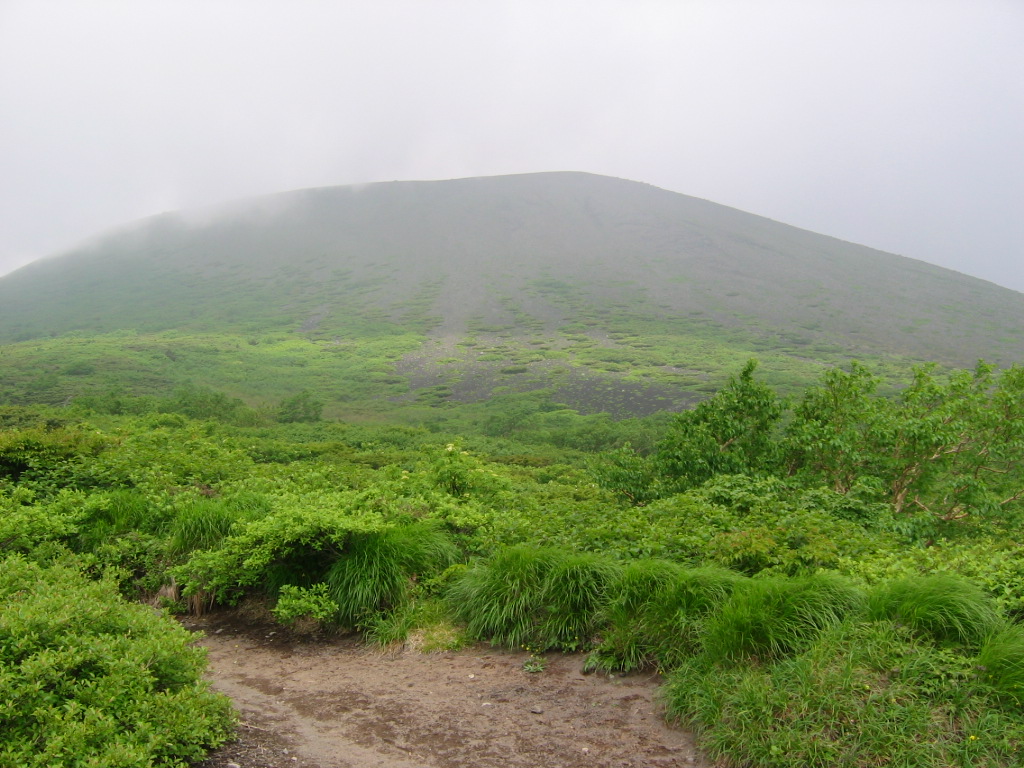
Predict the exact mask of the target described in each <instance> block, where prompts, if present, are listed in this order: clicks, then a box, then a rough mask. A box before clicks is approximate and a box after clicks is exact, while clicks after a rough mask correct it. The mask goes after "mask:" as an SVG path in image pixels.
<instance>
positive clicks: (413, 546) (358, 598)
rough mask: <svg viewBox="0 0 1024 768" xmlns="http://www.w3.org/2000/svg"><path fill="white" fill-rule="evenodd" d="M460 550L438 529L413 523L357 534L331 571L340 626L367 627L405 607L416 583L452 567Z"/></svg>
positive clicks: (331, 591)
mask: <svg viewBox="0 0 1024 768" xmlns="http://www.w3.org/2000/svg"><path fill="white" fill-rule="evenodd" d="M457 557H458V550H457V549H456V547H455V545H454V544H452V542H451V540H450V539H449V538H448V536H447V534H445V533H444V531H442V530H441V528H440V527H439V526H437V525H433V524H429V523H412V524H409V525H403V526H397V527H395V528H389V529H386V530H382V531H375V532H372V533H363V534H357V535H354V536H353V537H352V539H351V541H350V542H349V544H348V546H347V547H346V550H345V552H344V553H343V554H342V556H341V557H340V558H339V559H338V560H337V561H336V562H335V563H334V565H332V566H331V568H330V569H329V570H328V571H327V577H326V582H327V585H328V587H329V591H330V596H331V598H332V599H333V600H334V601H335V602H336V603H337V604H338V614H337V622H338V624H340V625H341V626H346V627H356V628H363V627H366V626H369V624H370V623H371V622H372V621H373V620H374V617H375V616H376V615H377V614H379V613H382V612H389V611H392V610H394V609H396V608H400V607H402V606H404V605H406V604H407V603H408V601H409V597H410V593H411V590H412V588H413V586H414V585H415V583H416V581H417V580H418V579H419V578H421V577H424V576H432V575H435V574H437V573H438V572H440V571H442V570H444V569H445V568H447V567H448V566H450V565H451V564H452V563H453V562H454V561H455V559H456V558H457Z"/></svg>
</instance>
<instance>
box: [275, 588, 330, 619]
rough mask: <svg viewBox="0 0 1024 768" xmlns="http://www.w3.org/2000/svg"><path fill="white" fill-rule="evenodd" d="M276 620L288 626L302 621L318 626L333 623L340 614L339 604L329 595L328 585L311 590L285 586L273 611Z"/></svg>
mask: <svg viewBox="0 0 1024 768" xmlns="http://www.w3.org/2000/svg"><path fill="white" fill-rule="evenodd" d="M271 612H272V613H273V614H274V618H275V619H277V620H278V621H279V622H280V623H282V624H284V625H286V626H292V625H294V624H295V623H296V622H298V621H300V620H303V619H305V620H308V621H313V622H316V623H317V624H321V623H326V622H329V621H331V620H332V619H333V618H334V616H335V615H336V614H337V613H338V604H337V603H336V602H334V601H333V600H332V599H331V596H330V595H329V594H328V590H327V585H326V584H315V585H314V586H312V587H310V588H309V589H304V588H302V587H296V586H293V585H291V584H285V585H284V586H282V587H281V591H280V593H279V594H278V596H277V604H276V605H274V607H273V608H272V609H271Z"/></svg>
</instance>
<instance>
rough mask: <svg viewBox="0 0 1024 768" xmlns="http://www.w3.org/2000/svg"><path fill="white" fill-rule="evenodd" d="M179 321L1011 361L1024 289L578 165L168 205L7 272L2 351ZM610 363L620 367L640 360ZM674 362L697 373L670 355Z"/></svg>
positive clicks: (668, 364)
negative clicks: (191, 208) (179, 208)
mask: <svg viewBox="0 0 1024 768" xmlns="http://www.w3.org/2000/svg"><path fill="white" fill-rule="evenodd" d="M171 330H174V331H180V332H197V333H202V332H213V331H216V332H226V333H238V334H250V335H251V334H258V333H264V332H271V331H273V332H290V333H294V334H296V335H300V336H302V337H304V338H308V339H321V340H325V341H329V340H332V339H333V340H339V339H340V340H346V339H348V340H351V339H354V338H361V337H363V336H365V335H371V336H380V335H388V334H400V333H412V334H417V335H418V336H419V337H421V338H426V339H428V340H429V339H433V340H434V341H435V342H438V343H439V342H440V340H448V341H449V342H452V343H456V342H458V341H459V340H462V339H466V338H482V337H483V338H487V337H500V338H506V339H513V340H516V339H518V340H523V339H525V338H527V337H530V338H533V339H534V343H535V346H537V347H540V346H542V344H541V342H542V341H543V340H544V339H552V338H556V337H557V338H561V337H562V336H564V335H565V334H569V335H572V334H576V335H577V336H578V335H580V334H583V335H585V336H587V337H588V338H589V339H590V340H591V341H595V340H596V341H598V342H600V343H601V344H603V345H604V348H606V349H613V348H616V347H622V346H623V345H626V346H630V345H632V346H637V348H640V349H642V348H643V345H644V344H645V343H646V342H645V341H644V339H643V338H642V337H643V336H645V335H650V336H656V337H659V338H662V339H664V338H667V337H669V336H672V335H673V334H674V335H682V336H687V335H688V337H690V338H692V337H693V334H697V336H699V337H700V338H703V339H711V338H714V339H718V340H719V341H720V340H722V339H726V338H727V339H729V340H730V341H729V343H730V344H732V345H733V346H734V347H735V346H737V345H739V346H740V347H744V348H745V351H746V352H749V353H752V354H763V353H764V352H765V351H769V352H781V353H784V354H789V355H791V356H792V357H798V358H799V357H802V358H817V359H822V356H828V355H832V356H838V357H842V358H848V357H876V358H883V359H889V358H894V359H895V358H898V359H901V360H937V361H940V362H943V363H948V364H956V365H972V364H973V363H974V362H975V361H976V360H977V359H978V358H985V359H987V360H989V361H990V362H994V363H997V364H1009V363H1012V362H1015V361H1019V360H1022V359H1024V294H1020V293H1017V292H1015V291H1011V290H1008V289H1005V288H1001V287H999V286H996V285H993V284H991V283H987V282H985V281H982V280H979V279H976V278H972V277H968V276H965V275H962V274H959V273H956V272H952V271H950V270H946V269H942V268H940V267H936V266H932V265H929V264H926V263H924V262H920V261H916V260H913V259H908V258H904V257H900V256H895V255H892V254H888V253H884V252H881V251H876V250H872V249H870V248H866V247H863V246H859V245H854V244H851V243H847V242H843V241H840V240H837V239H834V238H831V237H827V236H824V235H820V234H815V233H813V232H808V231H805V230H801V229H798V228H795V227H791V226H788V225H786V224H782V223H779V222H776V221H772V220H769V219H766V218H763V217H760V216H756V215H752V214H749V213H744V212H742V211H739V210H735V209H733V208H728V207H725V206H722V205H717V204H715V203H712V202H708V201H706V200H700V199H697V198H693V197H688V196H686V195H682V194H677V193H675V192H669V191H666V190H663V189H659V188H657V187H653V186H650V185H647V184H642V183H638V182H633V181H626V180H623V179H616V178H609V177H604V176H596V175H591V174H586V173H568V172H566V173H538V174H525V175H517V176H501V177H485V178H468V179H457V180H451V181H409V182H390V183H380V184H370V185H361V186H349V187H327V188H319V189H308V190H301V191H295V192H287V193H282V194H277V195H271V196H266V197H261V198H255V199H250V200H245V201H240V202H236V203H232V204H229V205H225V206H220V207H218V208H213V209H208V210H203V211H198V212H181V213H168V214H162V215H159V216H154V217H152V218H149V219H145V220H142V221H138V222H135V223H134V224H131V225H129V226H127V227H125V228H123V229H121V230H118V231H115V232H111V233H108V234H106V235H103V236H100V237H97V238H94V239H93V240H91V241H90V242H88V243H86V244H83V245H82V246H81V247H79V248H76V249H74V250H72V251H70V252H68V253H64V254H62V255H59V256H55V257H51V258H47V259H44V260H41V261H38V262H36V263H33V264H30V265H28V266H26V267H24V268H22V269H20V270H17V271H16V272H14V273H11V274H10V275H8V276H6V277H4V278H0V340H2V341H7V342H13V341H19V340H27V339H32V338H41V337H42V338H45V337H53V336H61V335H63V334H68V333H76V334H79V335H82V334H85V335H91V334H104V333H111V332H115V331H121V332H129V333H137V334H148V333H157V332H165V331H171ZM634 342H635V343H634ZM548 346H550V345H548ZM669 347H671V344H670V343H669ZM555 348H556V349H562V351H563V352H565V347H564V345H563V346H561V347H559V345H558V344H555ZM449 351H450V350H449ZM441 354H442V352H441V351H440V348H439V351H438V355H441ZM443 354H447V352H444V353H443ZM567 354H568V353H567ZM687 355H692V346H691V349H690V351H689V352H687ZM570 356H571V355H570ZM608 356H610V357H614V355H606V357H608ZM434 357H437V355H435V356H434ZM542 357H543V355H542ZM671 357H672V355H671V354H670V355H669V358H671ZM420 362H429V361H426V360H421V361H420ZM534 362H536V361H534ZM606 362H608V361H606ZM619 363H620V364H623V363H624V366H625V367H623V368H621V369H620V370H619V371H618V372H617V373H621V374H628V373H629V371H628V368H629V356H628V355H625V356H624V357H623V359H622V360H620V361H619ZM614 365H615V361H614V360H612V361H611V362H610V368H611V369H612V370H610V371H609V372H611V373H616V371H614V370H613V369H614ZM673 366H676V367H692V366H691V365H690V363H685V364H683V363H681V362H680V361H678V360H672V359H665V360H664V366H663V367H665V368H666V369H668V368H672V367H673Z"/></svg>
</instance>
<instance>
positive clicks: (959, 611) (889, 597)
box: [868, 573, 1003, 648]
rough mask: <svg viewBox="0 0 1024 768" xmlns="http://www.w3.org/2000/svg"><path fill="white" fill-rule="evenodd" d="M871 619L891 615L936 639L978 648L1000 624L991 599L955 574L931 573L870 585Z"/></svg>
mask: <svg viewBox="0 0 1024 768" xmlns="http://www.w3.org/2000/svg"><path fill="white" fill-rule="evenodd" d="M868 606H869V610H870V615H871V617H872V618H873V619H892V620H893V621H898V622H902V623H904V624H906V625H908V626H910V627H911V628H913V629H914V630H915V631H917V632H920V633H922V634H925V635H927V636H930V637H932V638H934V639H936V640H949V641H954V642H960V643H964V644H965V645H968V646H970V647H973V648H978V647H979V646H980V645H981V643H982V642H983V641H984V640H985V638H986V637H989V636H990V635H992V634H993V633H995V632H996V631H998V629H999V628H1000V626H1001V624H1002V621H1003V620H1002V619H1001V618H1000V616H999V612H998V611H997V610H996V607H995V605H994V603H993V602H992V599H991V598H990V597H989V596H988V595H986V594H985V592H984V591H983V590H982V589H981V587H979V586H977V585H976V584H974V583H973V582H970V581H968V580H966V579H964V578H961V577H959V576H953V575H951V574H942V573H940V574H932V575H928V576H912V577H907V578H904V579H899V580H897V581H892V582H887V583H885V584H882V585H880V586H878V587H876V588H875V589H874V591H873V592H872V593H871V595H870V598H869V601H868Z"/></svg>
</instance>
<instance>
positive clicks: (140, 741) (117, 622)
mask: <svg viewBox="0 0 1024 768" xmlns="http://www.w3.org/2000/svg"><path fill="white" fill-rule="evenodd" d="M588 339H589V337H586V336H583V337H582V338H581V339H577V340H575V341H574V343H580V344H583V343H591V342H592V340H588ZM267 343H268V344H270V342H267ZM481 343H483V342H481ZM289 344H290V343H288V342H286V341H285V340H281V339H279V340H277V341H274V342H273V345H274V346H275V348H276V347H280V349H279V351H280V352H282V354H283V353H284V351H287V350H289V349H291V346H290V345H289ZM262 345H263V342H262V341H260V340H259V339H256V343H255V344H254V345H253V346H254V347H261V346H262ZM292 346H294V345H292ZM299 346H302V345H299ZM293 352H294V350H292V351H291V352H288V354H289V355H292V354H293ZM651 354H654V353H653V352H652V353H651ZM600 355H601V359H600V360H598V358H597V357H595V358H594V360H593V362H600V363H601V364H602V365H612V364H619V363H618V362H616V361H614V360H611V359H610V358H609V359H606V358H608V356H607V355H606V354H605V352H604V351H601V352H600ZM658 355H659V356H661V357H664V358H665V359H669V358H670V357H671V355H669V351H667V350H658ZM288 359H291V358H290V357H289V358H288ZM513 363H514V364H516V365H518V364H520V363H519V361H518V359H512V358H509V362H508V363H506V366H508V365H511V364H513ZM353 364H354V363H353ZM524 364H525V363H524ZM388 370H390V369H388ZM570 373H571V372H570ZM366 374H367V376H368V377H370V378H368V379H367V381H369V380H371V379H372V380H374V381H375V380H377V379H376V378H373V377H377V378H379V377H380V376H383V375H385V373H384V371H383V369H381V370H370V369H369V368H367V369H366ZM371 374H372V376H371ZM566 375H569V374H566ZM757 376H758V369H757V366H756V365H754V364H752V363H749V364H747V365H745V366H743V367H742V369H741V371H740V373H739V374H738V375H737V376H735V377H733V378H732V379H731V380H730V381H729V382H727V383H726V385H725V387H724V388H723V389H721V390H719V391H718V392H717V393H716V394H714V395H712V396H711V397H709V398H708V399H707V400H705V401H704V402H703V403H702V404H701V405H700V406H699V407H697V408H695V409H693V410H690V411H687V412H686V413H684V414H681V415H678V416H670V415H668V414H661V415H659V416H657V417H650V418H647V419H629V420H624V421H621V422H616V421H613V420H612V419H610V418H608V417H607V416H583V415H581V414H578V413H576V412H574V411H572V410H571V409H569V408H567V407H564V406H561V405H558V404H557V403H554V402H552V400H551V394H550V392H549V391H545V390H538V391H536V392H529V393H522V392H520V393H515V392H509V393H507V394H504V395H500V396H498V397H494V398H491V399H490V400H488V401H486V402H482V403H479V404H473V405H467V406H464V407H461V406H460V408H461V410H460V408H455V407H454V406H453V407H452V408H451V409H450V410H445V409H443V408H440V406H439V407H438V408H433V407H429V408H428V407H426V406H422V407H421V406H420V405H416V404H415V395H414V394H411V393H407V392H406V393H404V394H405V395H409V398H408V403H407V404H408V407H409V408H413V409H416V408H422V409H421V410H419V411H416V412H417V413H419V414H420V415H421V416H422V423H421V424H420V425H418V426H410V425H408V424H404V425H402V424H374V423H372V419H369V418H367V419H365V420H364V422H363V423H360V424H345V423H340V422H335V421H330V420H329V416H330V414H327V417H325V415H324V414H323V413H321V412H320V411H319V408H318V405H319V399H318V398H317V397H315V396H314V395H313V394H311V393H313V392H318V393H319V392H320V390H316V389H314V388H313V387H312V385H306V384H304V385H303V386H301V387H296V388H295V389H293V390H290V391H291V392H292V394H290V395H289V394H282V392H284V389H282V390H281V392H279V393H278V394H277V397H278V398H282V397H283V398H285V399H284V400H283V401H282V400H278V401H276V402H280V403H281V405H280V407H278V408H277V409H276V410H275V409H274V408H270V409H264V410H262V411H261V410H259V409H258V408H256V409H254V408H251V407H250V406H247V405H245V404H244V403H241V402H239V401H236V400H235V399H234V398H231V397H228V396H225V395H221V394H218V393H217V392H215V391H209V390H205V389H203V388H201V387H184V388H181V389H179V390H177V391H175V392H173V393H172V394H171V395H169V396H164V397H155V396H154V397H151V398H150V399H148V400H145V399H143V398H140V397H134V396H131V395H128V394H124V393H121V394H118V393H117V392H113V391H112V392H110V393H108V394H107V395H102V394H98V395H95V396H94V398H93V402H92V404H91V405H90V406H89V407H88V408H84V407H80V408H77V409H74V408H71V409H63V410H60V409H47V408H43V407H40V408H38V409H36V408H30V407H23V406H22V407H18V408H13V409H12V408H8V409H0V557H2V558H4V559H3V561H2V570H0V593H2V594H0V599H3V600H4V601H5V603H4V610H3V611H2V612H0V654H7V655H6V656H4V658H3V666H2V667H0V670H2V671H0V694H2V696H0V700H3V701H7V702H9V706H8V707H7V709H6V710H3V711H0V718H3V719H2V720H0V729H2V730H3V733H4V736H5V739H4V740H3V743H2V744H0V766H6V765H12V766H13V765H18V766H21V765H30V766H33V765H38V766H44V765H61V764H68V765H72V764H81V765H111V766H115V765H125V766H127V765H133V766H134V765H149V764H151V765H154V766H159V765H184V764H186V763H187V762H188V761H192V760H196V759H199V758H200V757H201V756H202V754H203V752H204V750H206V749H208V748H209V747H211V746H214V745H216V744H218V743H220V742H221V741H223V740H224V739H226V738H228V737H229V735H230V731H231V715H230V709H229V707H228V706H227V704H226V703H225V702H224V700H223V699H221V698H218V697H216V696H213V695H212V694H210V693H209V691H207V690H206V688H205V687H204V686H203V685H202V683H201V682H199V680H200V672H201V669H202V657H201V653H200V652H198V651H196V650H195V649H194V648H192V647H191V646H190V645H189V644H188V636H187V634H186V633H183V632H181V631H180V630H179V629H177V628H176V627H175V625H174V624H173V623H172V622H170V621H169V620H168V619H166V618H162V617H160V616H159V615H158V614H157V613H155V612H154V611H153V609H152V608H150V607H141V606H140V605H137V604H134V603H132V602H131V601H133V600H139V599H140V598H141V599H144V600H147V601H153V602H157V601H158V597H159V596H162V600H163V603H164V605H165V606H166V607H168V608H171V609H174V610H181V611H184V610H189V611H193V612H196V613H199V612H203V611H209V610H224V609H230V608H231V607H232V606H234V605H236V604H238V603H239V602H240V601H242V600H245V601H247V602H249V601H262V602H263V603H264V604H265V605H266V607H267V608H268V609H269V615H271V616H273V617H274V620H276V621H278V622H280V623H282V624H284V625H287V626H289V627H291V628H292V630H293V631H295V632H298V633H301V632H303V631H307V630H315V631H318V632H328V633H333V632H349V631H359V632H361V633H363V636H364V637H365V638H366V639H367V640H368V641H369V642H372V643H375V644H378V645H382V646H394V645H397V644H404V645H406V646H407V647H411V648H421V649H424V650H435V649H450V648H457V647H460V646H462V645H464V644H465V643H468V642H475V641H484V642H489V643H493V644H497V645H502V646H506V647H510V648H516V649H521V650H522V649H526V650H527V651H528V652H529V654H530V656H529V659H528V660H527V667H528V668H529V670H530V671H533V672H536V673H537V674H543V671H544V662H545V657H544V656H543V654H545V653H547V652H551V651H567V652H581V653H583V654H584V658H585V661H584V662H582V663H584V664H585V666H586V668H588V669H590V670H595V671H605V672H613V673H619V672H630V671H636V670H652V671H658V672H660V673H662V674H663V675H665V679H666V680H667V684H666V686H665V688H664V697H665V704H666V708H667V711H668V713H669V715H670V717H671V718H673V719H675V720H677V721H678V722H681V723H684V724H686V725H687V726H688V727H691V728H693V729H694V730H695V731H696V732H697V734H698V736H699V739H700V743H701V744H702V745H703V747H704V748H705V749H706V750H707V751H708V753H709V754H710V755H711V756H712V757H713V758H714V759H717V760H719V761H720V762H721V764H722V765H724V766H729V768H738V767H739V766H753V767H757V768H764V767H766V766H772V767H773V768H774V767H778V768H798V767H799V768H805V767H806V766H822V767H824V766H833V765H851V766H857V767H859V766H864V768H867V767H868V766H876V765H903V766H920V767H921V768H946V767H947V766H980V765H984V766H1006V767H1007V768H1009V767H1010V766H1016V765H1020V764H1022V763H1024V753H1022V751H1021V750H1022V746H1021V745H1022V743H1024V742H1022V733H1024V730H1022V729H1024V715H1022V714H1021V705H1022V703H1024V633H1022V630H1021V628H1020V625H1019V624H1018V623H1017V622H1018V620H1019V618H1020V616H1021V615H1022V612H1024V558H1022V557H1021V554H1020V548H1019V546H1018V542H1019V541H1020V538H1021V535H1022V534H1024V426H1022V425H1024V375H1022V374H1021V371H1020V369H1019V368H1013V369H1008V370H1006V371H1003V372H996V371H994V370H992V369H990V368H989V367H987V366H984V365H979V366H978V367H977V368H976V369H974V370H971V371H955V372H951V373H946V374H943V373H941V372H939V371H938V370H937V369H935V368H929V367H926V368H922V369H920V370H918V371H917V372H916V373H915V374H914V375H913V376H912V377H911V378H910V379H909V380H908V381H904V382H900V383H899V385H898V386H897V385H896V384H895V383H892V384H889V385H885V386H883V383H882V382H881V381H880V379H877V378H876V377H875V376H874V375H873V374H871V373H869V372H868V371H867V369H866V368H865V367H863V366H860V365H852V366H849V367H848V368H846V369H832V370H829V371H827V372H825V373H823V374H822V375H821V377H820V380H819V381H818V383H817V384H816V385H815V386H813V387H810V388H808V389H807V390H806V391H805V392H803V393H795V395H796V396H795V397H793V398H790V399H785V398H782V397H780V396H778V395H776V394H775V392H774V391H773V390H772V389H771V388H769V387H768V386H767V385H766V384H764V383H762V382H761V381H759V379H758V377H757ZM74 378H75V380H78V379H79V378H81V377H78V376H75V377H74ZM388 386H391V385H390V384H389V385H388ZM702 386H709V388H711V387H710V385H702ZM395 387H396V390H395V393H396V394H400V393H398V389H397V385H395ZM388 391H389V392H390V391H391V390H388ZM295 392H299V393H300V395H301V396H300V395H295V394H294V393H295ZM403 392H404V390H403ZM403 396H404V395H403ZM289 398H291V400H289ZM284 406H288V408H285V407H284ZM325 410H326V409H325ZM442 412H443V413H442ZM216 414H221V415H222V416H224V417H223V418H221V417H220V416H218V415H216ZM444 414H447V415H444ZM179 594H180V599H177V595H179ZM129 626H130V627H131V633H130V634H129V633H127V631H126V628H127V627H129ZM157 723H159V728H158V727H157V725H156V724H157ZM186 724H188V726H190V728H186ZM39 734H44V736H43V737H40V736H39Z"/></svg>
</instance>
